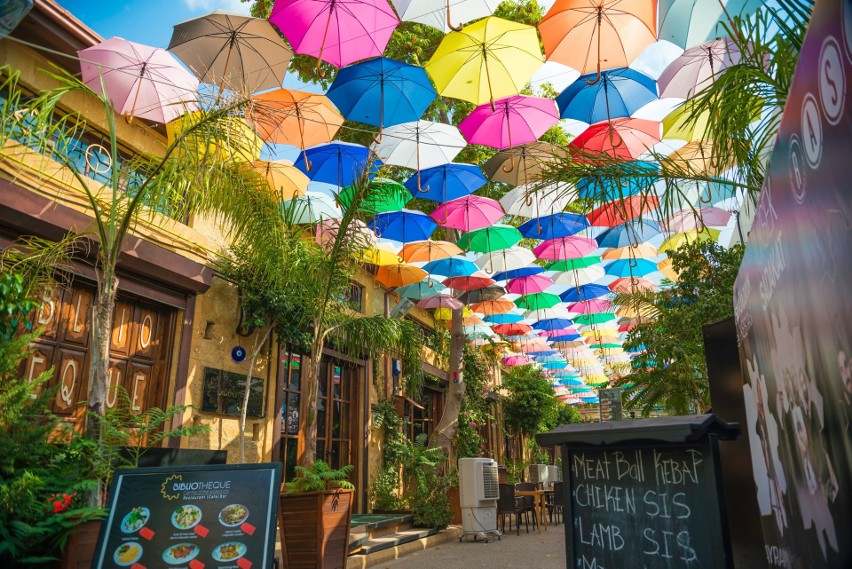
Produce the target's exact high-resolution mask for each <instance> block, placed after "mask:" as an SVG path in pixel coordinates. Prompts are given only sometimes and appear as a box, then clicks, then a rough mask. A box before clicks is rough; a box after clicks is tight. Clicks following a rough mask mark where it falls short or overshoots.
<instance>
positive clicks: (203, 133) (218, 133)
mask: <svg viewBox="0 0 852 569" xmlns="http://www.w3.org/2000/svg"><path fill="white" fill-rule="evenodd" d="M203 120H205V117H204V115H203V114H202V112H201V111H196V112H193V113H187V114H185V115H181V116H180V117H178V118H176V119H175V120H173V121H171V122H168V123H166V136H167V137H168V141H169V144H170V145H171V144H173V143H174V142H175V140H177V138H178V137H179V136H180V135H181V134H182V133H184V132H185V131H187V130H189V129H190V128H192V127H194V126H196V125H198V124H199V123H200V122H202V121H203ZM262 145H263V141H262V140H261V139H260V137H259V136H257V134H255V132H254V131H253V130H252V129H251V127H250V126H249V125H248V123H247V122H246V121H244V120H243V119H242V118H240V117H225V118H221V119H217V120H210V122H209V124H205V125H203V126H200V127H198V129H197V130H194V131H192V132H190V133H188V134H187V135H186V137H185V138H183V139H182V141H181V143H180V144H179V145H178V148H177V153H178V154H180V153H182V152H186V151H191V152H195V153H196V154H198V157H199V158H200V159H202V160H206V159H214V160H222V161H234V162H253V161H255V160H257V159H258V158H260V148H261V146H262Z"/></svg>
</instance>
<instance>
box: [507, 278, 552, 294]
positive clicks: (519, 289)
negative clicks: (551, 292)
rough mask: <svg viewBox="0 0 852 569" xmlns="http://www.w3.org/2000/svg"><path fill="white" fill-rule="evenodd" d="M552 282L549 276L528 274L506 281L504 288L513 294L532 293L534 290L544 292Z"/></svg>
mask: <svg viewBox="0 0 852 569" xmlns="http://www.w3.org/2000/svg"><path fill="white" fill-rule="evenodd" d="M552 284H553V281H552V280H551V279H550V277H546V276H544V275H529V276H527V277H518V278H516V279H512V280H510V281H509V282H508V283H506V290H507V291H509V292H511V293H514V294H532V293H535V292H544V291H545V290H547V289H548V288H549V287H550V285H552Z"/></svg>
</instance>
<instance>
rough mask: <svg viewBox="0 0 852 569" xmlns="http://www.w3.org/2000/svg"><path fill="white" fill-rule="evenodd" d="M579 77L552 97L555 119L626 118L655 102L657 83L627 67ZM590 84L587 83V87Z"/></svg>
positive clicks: (583, 120) (600, 119)
mask: <svg viewBox="0 0 852 569" xmlns="http://www.w3.org/2000/svg"><path fill="white" fill-rule="evenodd" d="M594 78H595V74H591V75H583V76H581V77H580V78H579V79H577V80H576V81H574V82H573V83H571V84H570V85H568V87H567V88H566V89H565V90H564V91H562V92H561V93H560V94H559V96H558V97H556V104H557V105H559V116H560V117H561V118H563V119H574V120H578V121H582V122H585V123H589V124H591V123H596V122H600V121H608V120H612V119H617V118H619V117H629V116H630V115H632V114H633V113H635V112H636V111H638V110H639V109H640V108H642V107H643V106H645V105H647V104H648V103H650V102H651V101H654V100H656V99H657V83H656V82H655V81H654V80H653V79H651V78H650V77H648V76H647V75H645V74H643V73H639V72H638V71H636V70H634V69H630V68H629V67H620V68H618V69H610V70H609V71H604V72H603V73H601V77H600V80H599V81H596V82H593V81H594ZM590 82H591V83H590Z"/></svg>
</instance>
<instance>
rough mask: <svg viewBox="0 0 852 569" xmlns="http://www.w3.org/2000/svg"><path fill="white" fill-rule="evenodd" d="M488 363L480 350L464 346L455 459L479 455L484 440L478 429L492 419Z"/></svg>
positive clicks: (482, 449)
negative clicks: (460, 404) (462, 389)
mask: <svg viewBox="0 0 852 569" xmlns="http://www.w3.org/2000/svg"><path fill="white" fill-rule="evenodd" d="M488 364H489V362H488V361H487V358H486V356H485V355H484V354H483V353H482V352H481V351H480V350H478V349H476V348H472V347H470V346H465V351H464V381H465V383H466V384H467V388H466V389H465V392H464V397H463V398H462V408H461V413H460V416H459V428H458V431H456V436H455V440H454V441H453V443H454V446H455V451H456V452H455V454H456V457H458V458H464V457H476V456H482V455H483V451H484V445H485V439H484V438H483V437H482V435H481V434H480V432H479V429H480V427H483V426H485V424H486V423H487V422H488V421H489V420H493V419H494V417H493V416H492V415H491V412H490V411H491V402H490V400H489V399H488V393H489V391H488V388H489V385H490V379H489V377H488V373H487V370H488Z"/></svg>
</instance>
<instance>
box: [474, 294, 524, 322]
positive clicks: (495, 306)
mask: <svg viewBox="0 0 852 569" xmlns="http://www.w3.org/2000/svg"><path fill="white" fill-rule="evenodd" d="M514 308H515V305H514V304H512V302H510V301H508V300H505V299H502V298H499V297H498V298H496V299H492V300H483V301H479V302H474V303H473V304H471V305H470V309H471V310H473V311H474V312H479V313H481V314H489V315H491V314H506V313H507V312H509V311H510V310H513V309H514ZM515 316H517V315H515ZM513 322H516V320H513Z"/></svg>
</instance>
